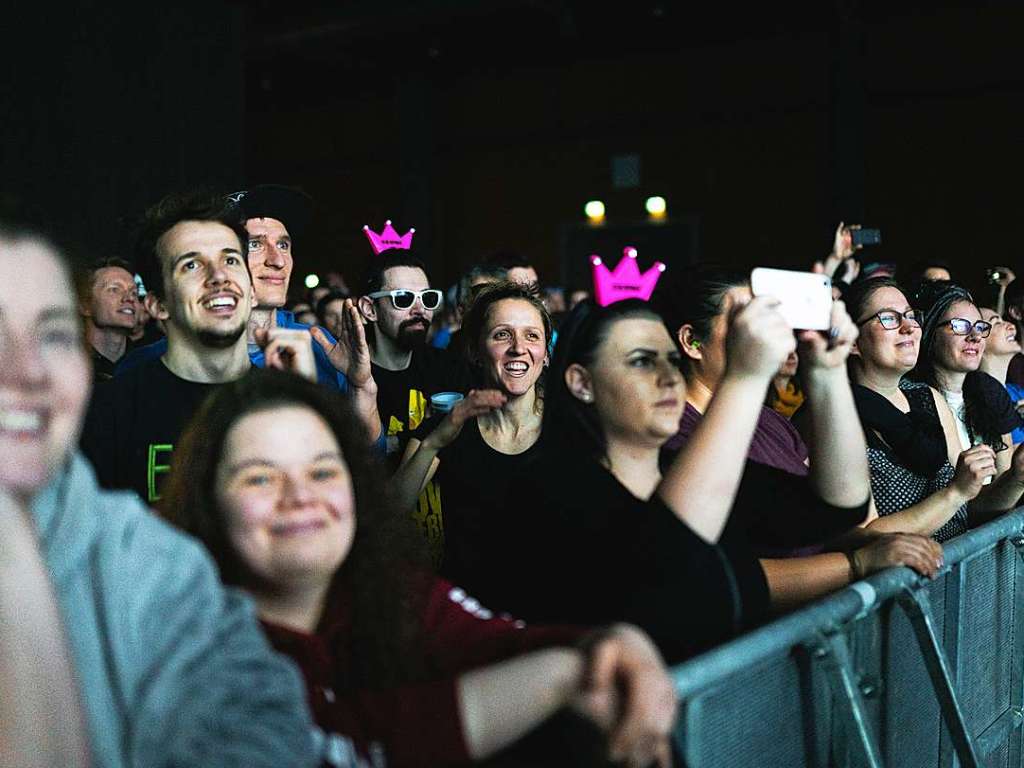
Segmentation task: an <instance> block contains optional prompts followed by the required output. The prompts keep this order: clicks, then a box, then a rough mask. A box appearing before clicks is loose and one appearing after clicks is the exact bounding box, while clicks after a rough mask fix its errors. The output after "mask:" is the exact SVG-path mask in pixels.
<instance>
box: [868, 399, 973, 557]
mask: <svg viewBox="0 0 1024 768" xmlns="http://www.w3.org/2000/svg"><path fill="white" fill-rule="evenodd" d="M900 390H901V391H902V392H903V394H904V395H905V396H906V398H907V401H908V402H909V403H910V410H911V411H915V412H926V413H930V414H932V415H933V416H934V417H935V418H936V419H938V418H939V415H938V412H937V411H936V410H935V401H934V399H933V398H932V393H931V390H930V389H929V388H928V385H927V384H921V383H918V382H912V381H901V382H900ZM867 438H868V465H869V466H870V468H871V493H872V494H873V495H874V497H875V506H876V507H877V508H878V514H879V515H891V514H893V513H894V512H899V511H900V510H903V509H906V508H907V507H912V506H914V505H915V504H917V503H918V502H919V501H923V500H924V499H926V498H927V497H929V496H931V495H932V494H933V493H935V492H936V491H939V490H942V489H943V488H945V487H946V486H947V485H949V484H950V483H951V482H952V480H953V473H954V469H953V466H952V465H951V464H950V463H949V462H948V461H946V462H943V464H942V466H940V467H939V469H938V470H936V472H935V473H934V474H932V475H931V476H930V477H923V476H921V475H918V474H916V473H914V472H912V471H911V470H910V469H908V468H907V467H905V466H902V465H901V464H900V463H899V457H898V456H897V455H896V453H895V452H894V451H893V450H892V448H890V447H889V446H888V445H886V444H885V443H884V442H883V441H882V440H881V439H880V438H879V437H878V435H876V434H875V433H874V432H872V431H870V430H868V435H867ZM966 530H967V505H966V504H965V505H963V506H962V507H960V509H958V510H957V511H956V513H955V514H954V515H953V517H951V518H950V519H949V520H948V521H946V523H945V524H944V525H943V526H942V527H941V528H939V529H938V530H937V531H935V533H933V534H932V538H933V539H935V540H936V541H947V540H949V539H951V538H953V537H954V536H958V535H959V534H961V533H963V532H964V531H966Z"/></svg>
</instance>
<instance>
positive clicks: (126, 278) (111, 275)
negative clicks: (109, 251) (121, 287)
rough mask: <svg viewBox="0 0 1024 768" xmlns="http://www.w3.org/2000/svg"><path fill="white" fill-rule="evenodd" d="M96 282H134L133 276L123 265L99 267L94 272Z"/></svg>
mask: <svg viewBox="0 0 1024 768" xmlns="http://www.w3.org/2000/svg"><path fill="white" fill-rule="evenodd" d="M94 277H95V282H96V283H113V282H122V283H123V282H128V283H131V284H132V285H134V284H135V277H134V276H133V275H132V273H131V272H129V271H128V270H127V269H125V268H124V267H100V268H99V269H97V270H96V274H95V276H94Z"/></svg>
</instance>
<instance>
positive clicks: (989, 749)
mask: <svg viewBox="0 0 1024 768" xmlns="http://www.w3.org/2000/svg"><path fill="white" fill-rule="evenodd" d="M1021 723H1024V711H1021V709H1020V707H1010V708H1009V709H1008V710H1006V711H1005V712H1003V714H1001V715H1000V716H999V717H998V718H997V719H996V721H995V722H994V723H992V725H990V726H989V727H988V728H986V729H985V730H984V731H982V732H981V734H980V735H979V736H978V738H977V739H975V741H976V742H977V744H978V752H979V753H980V754H981V756H982V757H988V756H989V755H991V754H992V753H993V752H995V751H996V750H997V749H999V747H1000V746H1002V745H1003V744H1005V743H1006V742H1007V741H1009V740H1010V737H1011V736H1013V732H1014V731H1015V730H1017V729H1018V728H1020V726H1021ZM1012 764H1013V763H1011V765H1012Z"/></svg>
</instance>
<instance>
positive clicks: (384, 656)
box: [159, 369, 430, 687]
mask: <svg viewBox="0 0 1024 768" xmlns="http://www.w3.org/2000/svg"><path fill="white" fill-rule="evenodd" d="M296 405H297V406H300V407H305V408H309V409H310V410H312V411H313V412H314V413H316V414H317V415H318V416H319V417H320V418H322V419H323V420H324V422H325V423H326V424H327V426H328V428H329V429H330V430H331V433H332V434H333V436H334V438H335V440H336V441H337V443H338V447H339V448H340V449H341V453H342V456H343V457H344V459H345V462H346V463H347V464H348V466H349V470H350V473H351V475H352V482H353V489H354V493H355V506H356V533H355V539H354V541H353V544H352V549H351V551H350V552H349V555H348V557H346V559H345V562H344V563H343V564H342V565H341V567H340V568H339V569H338V571H337V572H336V573H335V576H334V581H333V583H332V586H331V590H330V595H329V597H328V602H327V607H326V608H325V610H324V615H325V616H327V615H329V614H331V613H332V612H333V611H334V610H336V609H337V608H338V603H339V601H340V600H344V601H346V602H347V603H348V604H349V605H350V606H351V616H352V623H351V627H352V629H351V633H350V642H351V649H352V654H353V658H357V659H359V665H358V668H359V670H360V673H361V674H362V675H363V677H364V679H363V680H361V681H360V682H361V683H363V684H365V685H368V686H371V687H378V686H384V685H392V684H395V683H396V682H399V681H403V680H410V679H416V678H418V677H419V676H420V673H421V668H422V662H421V660H420V655H421V654H420V653H418V648H420V647H421V645H422V644H421V643H420V642H419V640H420V618H421V616H422V612H423V604H424V600H425V599H426V594H427V590H428V589H429V585H430V570H429V566H428V565H427V559H426V554H425V551H424V547H423V542H422V536H420V534H419V532H418V531H416V530H415V527H414V524H413V522H412V520H411V519H410V517H409V515H408V514H404V513H402V512H401V511H399V510H396V509H394V508H392V507H391V506H389V505H387V504H385V503H384V498H385V497H384V493H383V482H382V479H383V474H382V472H383V470H382V467H381V463H380V461H379V458H377V457H376V456H374V454H373V453H372V447H371V446H367V445H366V444H365V441H364V440H363V438H362V437H361V436H362V435H363V430H362V429H360V428H359V426H358V422H356V420H355V419H354V417H353V415H352V414H351V412H350V407H349V404H348V402H347V401H346V400H345V399H344V398H342V397H341V396H340V395H338V394H337V393H336V392H332V391H330V390H327V389H325V388H323V387H320V386H318V385H316V384H314V383H312V382H309V381H306V380H305V379H302V378H300V377H298V376H295V375H292V374H288V373H283V372H281V371H275V370H261V369H254V370H252V371H251V372H250V373H248V374H246V375H245V376H244V377H242V378H241V379H238V380H237V381H233V382H230V383H227V384H224V385H223V386H220V387H218V388H217V389H216V390H215V391H214V392H213V393H212V394H211V395H210V396H209V397H208V398H207V399H206V401H205V402H204V403H203V405H202V407H201V408H200V409H199V411H198V412H197V413H196V415H195V417H194V418H193V419H192V422H191V423H190V424H189V426H188V428H187V429H186V430H185V433H184V435H183V436H182V439H181V441H180V443H179V445H178V446H177V447H176V448H175V451H174V459H173V463H172V470H171V474H170V477H169V478H168V482H167V487H166V492H165V493H164V494H163V496H162V498H161V500H160V503H159V512H160V514H161V515H162V516H163V517H164V518H165V519H166V520H168V521H169V522H171V523H173V524H174V525H176V526H178V527H179V528H181V529H183V530H185V531H187V532H188V533H190V534H192V535H193V536H195V537H196V538H198V539H199V540H200V541H201V542H202V543H203V544H205V545H206V547H207V549H209V551H210V553H211V554H212V555H213V558H214V560H215V561H216V563H217V566H218V568H219V569H220V574H221V578H222V579H223V580H224V582H225V583H227V584H231V585H234V586H238V587H241V588H242V589H246V588H249V589H255V588H258V587H259V581H258V579H257V578H256V576H255V574H253V572H252V571H251V570H250V569H249V568H248V567H247V566H246V564H245V562H244V561H243V560H242V559H241V557H240V556H239V554H238V552H237V551H236V550H235V549H234V547H233V546H232V545H231V542H230V538H229V536H228V533H227V522H226V516H225V512H224V510H222V509H220V508H219V506H218V505H217V502H216V499H217V496H216V492H215V491H216V488H215V482H216V476H217V467H218V465H219V464H220V462H221V460H222V459H223V452H224V445H225V441H226V440H227V436H228V434H229V432H230V431H231V428H232V427H233V426H234V425H235V424H236V423H237V422H238V421H239V420H240V419H241V418H242V417H244V416H247V415H249V414H252V413H257V412H260V411H267V410H272V409H276V408H279V407H282V406H296Z"/></svg>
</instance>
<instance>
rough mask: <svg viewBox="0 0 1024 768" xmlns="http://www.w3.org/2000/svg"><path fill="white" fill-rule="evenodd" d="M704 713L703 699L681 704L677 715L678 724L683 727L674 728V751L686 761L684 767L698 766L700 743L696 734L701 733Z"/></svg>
mask: <svg viewBox="0 0 1024 768" xmlns="http://www.w3.org/2000/svg"><path fill="white" fill-rule="evenodd" d="M703 711H704V697H703V696H696V697H694V698H692V699H690V700H689V701H687V702H685V703H684V704H683V708H682V712H680V713H679V722H681V723H683V724H684V725H683V727H682V728H679V727H678V726H677V727H676V728H675V742H676V749H677V750H678V752H679V753H680V754H681V755H682V756H683V759H684V760H686V765H693V766H697V765H700V747H701V744H700V741H699V739H698V738H696V734H699V733H701V729H700V719H701V715H702V714H703Z"/></svg>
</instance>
